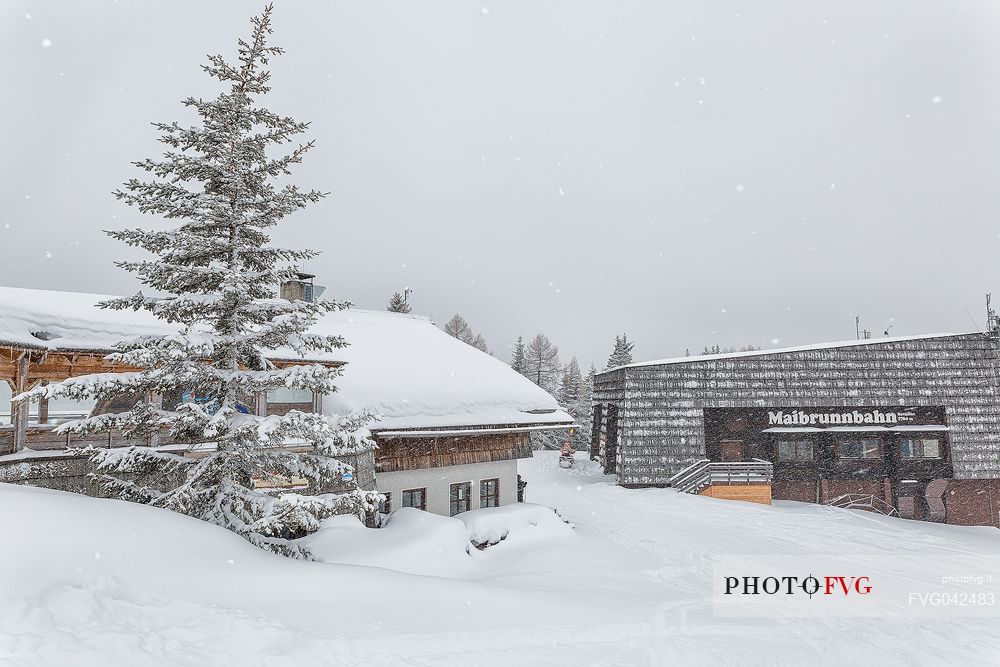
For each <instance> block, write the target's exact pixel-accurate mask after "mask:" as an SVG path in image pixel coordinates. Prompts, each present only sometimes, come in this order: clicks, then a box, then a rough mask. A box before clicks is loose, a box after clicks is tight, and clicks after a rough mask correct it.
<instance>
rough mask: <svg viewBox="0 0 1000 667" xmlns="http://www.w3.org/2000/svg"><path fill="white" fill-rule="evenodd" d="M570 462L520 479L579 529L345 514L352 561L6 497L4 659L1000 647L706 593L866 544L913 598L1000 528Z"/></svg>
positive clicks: (154, 520) (853, 656)
mask: <svg viewBox="0 0 1000 667" xmlns="http://www.w3.org/2000/svg"><path fill="white" fill-rule="evenodd" d="M555 454H556V453H555V452H543V453H539V454H537V455H536V456H535V458H533V459H530V460H526V461H522V462H521V465H520V472H521V474H522V475H523V476H524V478H525V479H526V480H527V482H528V487H527V492H528V498H529V499H530V500H532V501H533V502H535V503H538V505H540V506H552V507H556V508H558V509H559V512H560V514H562V515H563V516H564V517H565V518H566V519H567V520H569V521H571V522H572V523H573V525H574V526H575V529H573V528H570V527H569V526H568V525H566V524H564V523H562V522H561V521H560V520H559V518H558V517H557V516H556V515H555V514H554V513H553V512H551V510H548V509H546V508H545V507H531V506H522V507H517V508H510V509H508V508H500V509H490V510H481V511H477V512H470V513H468V514H466V515H463V516H460V517H457V518H452V519H449V518H445V517H431V516H428V515H423V514H421V513H419V512H416V511H410V512H402V513H399V514H398V515H397V516H396V517H394V518H393V521H392V522H390V526H389V527H388V528H387V529H381V530H379V531H375V530H369V529H364V528H360V527H358V526H357V525H351V524H350V523H348V522H345V521H343V520H336V521H332V522H330V523H328V524H327V525H326V526H324V530H323V531H321V532H320V533H319V534H317V535H316V536H314V537H313V538H310V539H311V540H312V541H313V543H314V545H315V547H316V548H317V551H318V552H320V553H321V554H322V555H323V557H324V558H326V559H328V560H331V561H337V563H336V564H335V563H303V562H297V561H290V560H285V559H282V558H280V557H277V556H272V555H269V554H266V553H264V552H261V551H259V550H257V549H255V548H253V547H251V546H250V545H249V544H247V543H245V542H244V541H243V540H241V539H239V538H237V537H235V536H233V535H231V534H229V533H227V532H226V531H224V530H222V529H220V528H217V527H215V526H211V525H208V524H205V523H202V522H199V521H195V520H193V519H188V518H186V517H182V516H178V515H175V514H171V513H169V512H166V511H162V510H156V509H151V508H148V507H142V506H138V505H130V504H128V503H124V502H120V501H113V500H101V499H95V498H86V497H82V496H76V495H72V494H67V493H61V492H55V491H45V490H39V489H31V488H28V487H15V486H5V485H0V525H2V526H3V527H4V529H5V538H4V540H2V541H0V663H3V662H4V661H6V663H8V664H12V665H18V666H19V667H20V666H21V665H60V667H61V666H63V665H95V666H96V665H101V666H102V667H103V666H105V665H109V664H111V665H206V664H211V665H241V666H245V665H268V666H270V665H295V666H296V667H299V666H301V665H336V664H357V665H440V664H490V665H496V664H500V665H506V664H510V665H514V664H516V665H535V664H545V665H561V664H574V665H586V664H606V665H609V664H616V665H617V664H624V665H647V664H654V665H659V664H695V665H698V664H711V665H713V666H714V665H719V664H747V665H748V664H755V663H758V662H760V661H761V660H762V659H766V660H768V661H770V662H771V663H772V664H787V665H800V664H810V665H824V664H870V663H872V662H874V661H879V662H885V663H888V664H892V663H905V664H912V665H923V664H938V665H940V664H970V665H979V664H995V663H996V657H997V656H998V655H1000V623H997V622H996V619H995V618H977V617H973V616H971V615H969V614H968V613H963V612H961V611H958V612H955V613H954V614H952V615H944V616H941V617H938V618H934V619H916V620H914V619H909V618H905V617H903V616H892V617H887V618H880V619H873V618H870V617H860V616H859V617H851V616H846V617H830V618H768V617H762V618H726V617H722V616H720V615H719V614H718V613H717V611H718V610H717V609H716V607H715V606H714V605H713V601H712V584H713V579H714V576H715V574H714V572H713V563H714V562H715V561H716V560H717V559H718V557H720V556H734V555H735V556H739V555H740V554H751V555H767V554H791V555H794V556H798V557H807V558H808V557H812V556H822V555H831V554H833V555H839V554H849V553H856V554H868V555H871V556H872V560H871V562H870V563H869V564H867V565H866V568H867V569H868V572H866V573H867V574H870V575H872V576H874V577H876V578H877V583H878V585H879V586H882V587H888V588H889V589H891V590H896V591H905V590H907V588H906V587H907V586H910V585H911V584H912V583H913V582H916V581H919V580H923V579H926V578H927V577H933V576H941V575H942V574H950V573H953V570H954V569H955V568H954V564H955V563H957V562H960V561H962V562H968V560H967V559H969V558H972V559H973V562H974V563H977V564H979V565H981V567H980V568H979V569H980V570H982V569H984V568H988V567H989V562H990V558H992V557H994V556H996V555H997V554H1000V531H997V530H995V529H990V528H961V527H956V526H941V525H935V524H927V523H921V522H915V521H904V520H900V519H891V518H888V517H881V516H876V515H871V514H865V513H861V512H854V511H849V510H841V509H836V508H829V507H819V506H815V505H802V504H798V503H779V504H776V505H775V506H773V507H766V506H758V505H750V504H745V503H738V502H733V501H724V500H716V499H712V498H704V497H696V496H687V495H684V494H678V493H676V492H673V491H671V490H669V489H623V488H621V487H617V486H615V485H614V484H613V483H612V480H611V479H610V478H608V477H607V476H605V475H603V474H601V472H600V471H599V470H598V469H597V467H596V466H594V465H593V464H591V463H590V462H589V461H586V460H585V458H583V457H578V462H577V466H576V467H574V468H572V469H569V470H566V469H562V468H559V467H558V464H557V461H556V456H555ZM504 532H506V533H507V538H506V539H504V540H503V541H501V542H499V543H498V544H496V545H495V546H492V547H490V548H488V549H486V550H484V551H477V550H475V549H470V548H469V547H468V543H469V536H470V534H471V535H473V536H474V537H476V538H483V537H490V538H492V537H496V536H498V535H500V534H502V533H504ZM887 562H888V564H886V563H887ZM340 563H352V564H340ZM361 565H369V566H373V567H363V566H361ZM408 572H410V573H419V574H420V575H428V574H431V575H434V576H417V575H416V574H407V573H408ZM984 573H985V572H984ZM994 574H996V575H997V579H998V580H1000V573H994Z"/></svg>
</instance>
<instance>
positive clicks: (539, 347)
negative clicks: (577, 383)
mask: <svg viewBox="0 0 1000 667" xmlns="http://www.w3.org/2000/svg"><path fill="white" fill-rule="evenodd" d="M524 363H525V371H526V372H525V376H526V377H527V378H528V379H529V380H531V381H532V382H534V383H535V384H537V385H538V386H539V387H541V388H542V389H544V390H545V391H547V392H549V393H550V394H552V395H553V396H555V395H556V393H557V391H558V385H559V348H558V347H556V346H555V345H553V344H552V341H550V340H549V339H548V337H547V336H545V335H544V334H538V335H537V336H535V337H534V338H533V339H532V340H531V342H530V343H528V347H527V348H526V349H525V353H524Z"/></svg>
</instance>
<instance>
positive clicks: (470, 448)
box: [375, 433, 531, 472]
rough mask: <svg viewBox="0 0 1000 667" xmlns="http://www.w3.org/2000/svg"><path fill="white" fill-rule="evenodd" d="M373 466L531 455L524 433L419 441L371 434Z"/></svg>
mask: <svg viewBox="0 0 1000 667" xmlns="http://www.w3.org/2000/svg"><path fill="white" fill-rule="evenodd" d="M375 441H376V442H377V443H378V449H376V450H375V466H376V470H377V471H379V472H392V471H395V470H418V469H421V468H434V467H438V466H454V465H463V464H467V463H486V462H488V461H508V460H511V459H523V458H528V457H530V456H531V441H530V438H529V436H528V434H527V433H487V434H483V435H462V436H442V437H436V438H435V437H420V438H396V437H386V436H384V435H379V434H376V435H375Z"/></svg>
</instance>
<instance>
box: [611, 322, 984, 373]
mask: <svg viewBox="0 0 1000 667" xmlns="http://www.w3.org/2000/svg"><path fill="white" fill-rule="evenodd" d="M976 333H980V332H978V331H974V332H967V333H958V334H956V333H936V334H922V335H919V336H886V337H884V338H866V339H863V340H846V341H837V342H832V343H812V344H810V345H799V346H796V347H782V348H775V349H772V350H752V351H749V352H725V353H722V354H697V355H692V356H689V357H671V358H669V359H655V360H653V361H637V362H635V363H632V364H627V365H625V366H616V367H615V368H609V369H608V370H606V371H602V372H603V373H607V372H610V371H614V370H618V369H619V368H638V367H642V366H666V365H668V364H691V363H700V362H703V361H716V360H719V359H740V358H742V357H760V356H764V355H767V354H784V353H787V352H809V351H813V350H829V349H832V348H836V347H856V346H859V345H879V344H882V343H899V342H903V341H908V340H924V339H928V338H949V337H952V336H971V335H973V334H976Z"/></svg>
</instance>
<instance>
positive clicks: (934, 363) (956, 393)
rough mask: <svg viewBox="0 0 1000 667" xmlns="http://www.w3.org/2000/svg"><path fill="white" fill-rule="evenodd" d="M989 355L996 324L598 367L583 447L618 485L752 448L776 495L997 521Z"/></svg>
mask: <svg viewBox="0 0 1000 667" xmlns="http://www.w3.org/2000/svg"><path fill="white" fill-rule="evenodd" d="M998 352H1000V348H998V340H997V336H996V333H988V334H983V333H972V334H960V335H935V336H924V337H912V338H892V339H889V338H887V339H881V340H862V341H856V342H855V341H852V342H849V343H838V344H827V345H816V346H809V347H804V348H796V349H789V350H775V351H758V352H749V353H736V354H723V355H707V356H697V357H684V358H679V359H668V360H662V361H653V362H645V363H637V364H631V365H629V366H624V367H621V368H615V369H610V370H608V371H605V372H603V373H600V374H598V376H597V379H596V385H595V393H594V425H595V427H596V428H595V430H594V442H593V443H592V447H593V450H594V451H595V452H596V451H599V452H600V456H601V458H602V460H603V462H604V465H605V468H606V470H607V471H608V472H613V473H615V474H616V475H617V477H618V483H619V484H622V485H625V486H668V485H669V482H670V478H671V477H672V476H673V475H675V474H676V473H677V472H679V471H680V470H682V469H684V468H685V467H687V466H689V465H691V464H692V463H694V462H696V461H698V460H701V459H706V458H707V459H709V460H721V461H729V460H741V459H742V460H751V459H756V458H760V459H766V460H771V461H773V462H774V463H775V481H774V497H775V498H776V499H782V498H784V499H792V500H805V501H812V502H829V501H830V500H832V499H834V498H836V497H839V496H841V495H843V494H847V493H867V494H871V495H873V496H876V497H877V498H879V499H880V500H884V501H885V502H886V503H888V504H889V505H891V506H892V507H894V508H896V509H897V510H898V511H899V514H901V515H902V516H908V517H910V518H921V519H929V520H936V521H947V522H948V523H965V524H969V523H971V524H980V525H995V526H1000V518H998V507H997V505H998V504H1000V402H998V396H1000V354H998ZM884 413H891V414H892V415H893V416H892V419H893V420H895V419H896V418H897V415H898V419H899V420H900V421H899V422H898V423H897V422H895V421H893V422H891V423H885V417H884ZM855 414H856V415H858V417H857V419H858V420H859V421H860V423H858V424H854V423H853V420H854V415H855ZM810 415H813V416H812V417H810ZM880 418H881V419H882V422H878V421H877V420H878V419H880ZM782 419H784V420H785V421H784V422H782ZM809 419H812V422H811V423H810V422H809ZM864 419H870V421H869V422H868V423H865V422H864ZM792 420H794V421H792ZM802 420H805V421H802ZM834 420H835V421H834ZM796 443H801V446H799V445H797V444H796ZM935 443H937V444H935ZM925 445H926V451H924V450H923V449H922V448H923V447H924V446H925ZM915 452H916V454H915Z"/></svg>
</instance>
